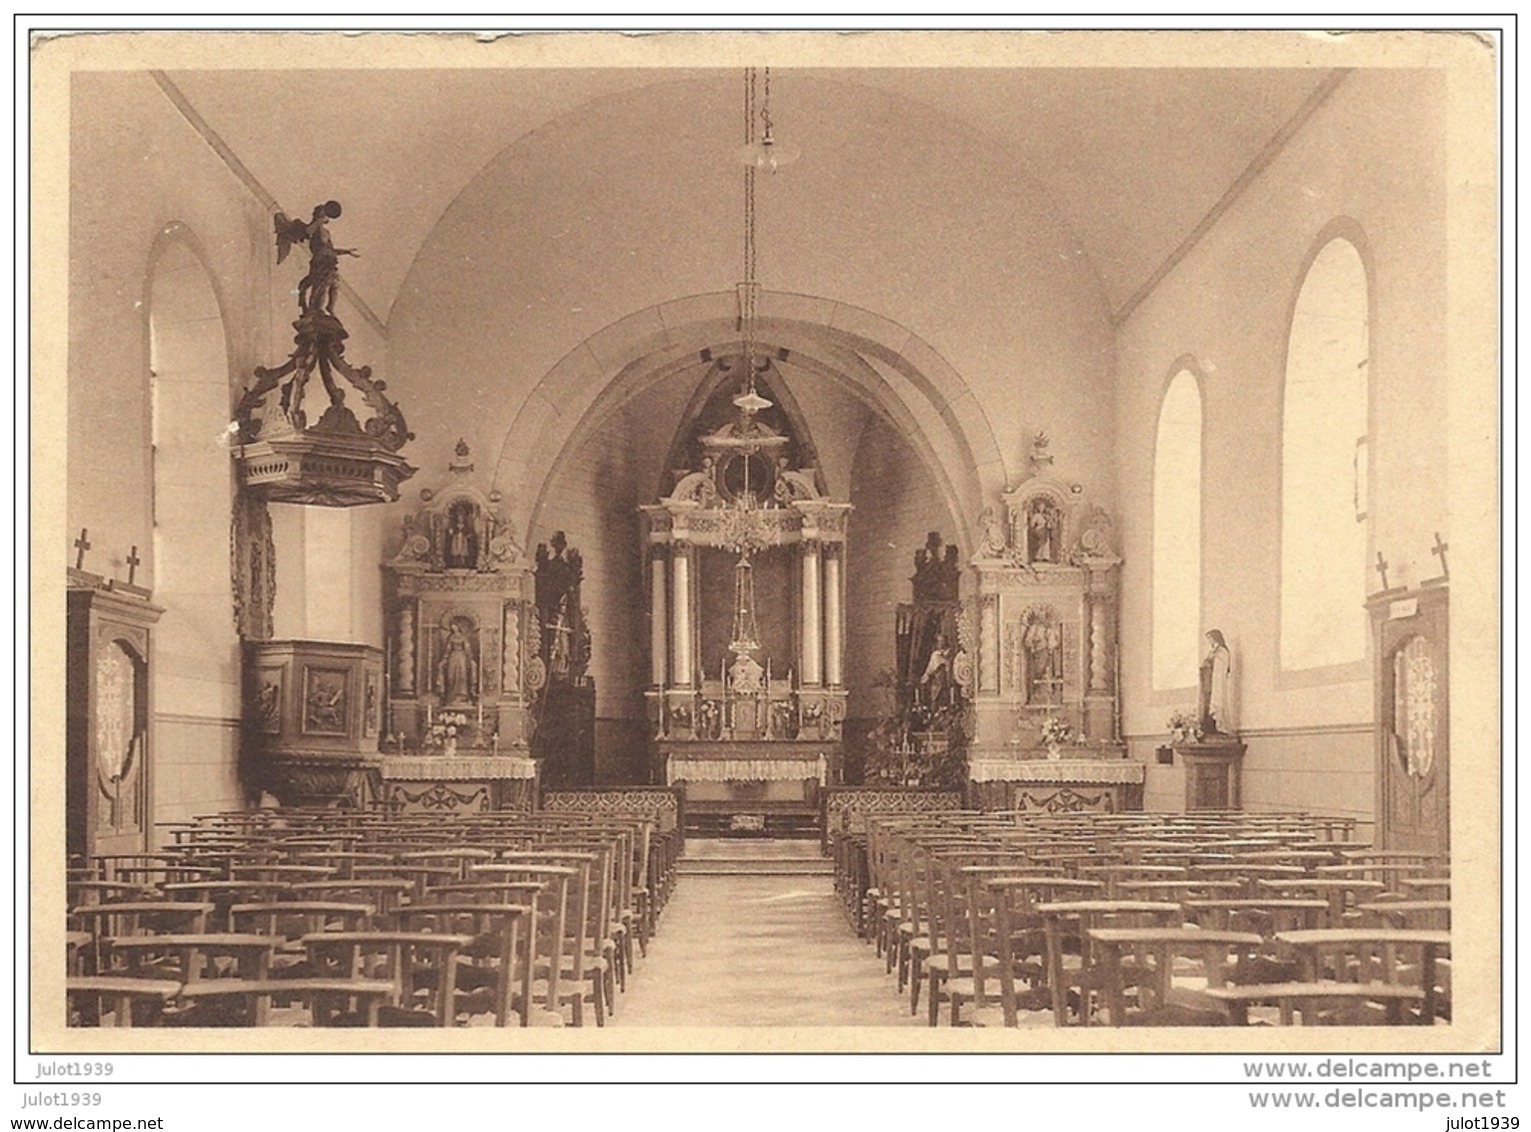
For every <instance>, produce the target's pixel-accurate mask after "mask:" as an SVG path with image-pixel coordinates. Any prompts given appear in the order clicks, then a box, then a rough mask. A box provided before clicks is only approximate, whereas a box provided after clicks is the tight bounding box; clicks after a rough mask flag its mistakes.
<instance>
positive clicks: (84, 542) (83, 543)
mask: <svg viewBox="0 0 1531 1132" xmlns="http://www.w3.org/2000/svg"><path fill="white" fill-rule="evenodd" d="M89 534H90V531H89V530H87V529H86V528H84V527H81V528H80V537H79V538H77V539H75V540H74V548H75V550H76V551H77V552H78V553H76V554H75V556H74V568H75V569H76V570H80V569H83V568H84V566H85V552H86V551H87V550H89V549H90V539H89V537H87V536H89Z"/></svg>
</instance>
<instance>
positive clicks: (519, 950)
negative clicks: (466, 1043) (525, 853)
mask: <svg viewBox="0 0 1531 1132" xmlns="http://www.w3.org/2000/svg"><path fill="white" fill-rule="evenodd" d="M400 919H401V921H402V922H403V924H404V926H405V928H406V929H408V930H409V931H411V932H429V933H432V934H436V935H439V936H442V937H466V938H467V940H468V942H467V943H466V944H465V945H463V946H462V947H461V948H460V949H459V953H458V956H457V962H456V965H455V973H454V975H453V977H452V978H451V979H450V980H449V979H447V977H446V972H445V967H444V966H443V965H442V964H440V963H439V962H438V963H437V964H435V965H434V967H433V968H427V969H425V970H421V969H420V968H418V967H417V968H416V969H415V971H414V974H413V976H412V977H413V979H414V980H415V982H416V983H417V984H419V985H422V986H434V987H435V988H436V991H437V998H436V1003H437V1009H438V1011H443V1012H444V1011H447V1010H450V1011H451V1014H452V1017H453V1019H454V1020H455V1018H456V1017H457V1016H459V1015H462V1016H468V1017H471V1016H473V1015H475V1014H484V1013H489V1014H492V1015H493V1017H494V1022H495V1025H497V1026H507V1025H509V1024H510V1017H511V1015H512V1014H515V1015H516V1016H517V1018H518V1020H519V1023H520V1025H522V1026H528V1025H531V1024H532V1023H533V1022H534V1021H536V1020H537V1018H536V1015H535V1014H534V1012H533V1010H532V993H533V988H532V976H533V959H532V945H533V939H534V936H535V934H536V928H535V921H536V907H535V905H525V904H500V903H493V902H488V901H485V902H462V903H448V902H443V903H439V904H419V905H411V906H410V907H408V908H404V909H402V910H401V911H400ZM432 970H433V971H434V972H435V973H434V977H433V976H432V975H431V974H430V973H429V972H430V971H432ZM554 993H555V994H556V983H555V986H554ZM443 1024H444V1025H445V1024H449V1023H443Z"/></svg>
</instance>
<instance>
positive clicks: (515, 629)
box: [500, 601, 521, 696]
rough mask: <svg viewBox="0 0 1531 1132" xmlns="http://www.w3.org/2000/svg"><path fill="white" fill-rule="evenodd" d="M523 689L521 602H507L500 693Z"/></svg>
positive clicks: (513, 692) (508, 693) (502, 638)
mask: <svg viewBox="0 0 1531 1132" xmlns="http://www.w3.org/2000/svg"><path fill="white" fill-rule="evenodd" d="M520 691H521V603H520V602H519V601H507V602H506V603H505V631H504V633H503V635H502V636H501V637H500V694H501V695H502V696H514V695H518V694H520Z"/></svg>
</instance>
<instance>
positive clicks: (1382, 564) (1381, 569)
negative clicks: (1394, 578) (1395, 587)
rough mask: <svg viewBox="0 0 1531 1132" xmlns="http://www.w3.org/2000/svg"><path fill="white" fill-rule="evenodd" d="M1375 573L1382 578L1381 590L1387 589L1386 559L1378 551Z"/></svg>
mask: <svg viewBox="0 0 1531 1132" xmlns="http://www.w3.org/2000/svg"><path fill="white" fill-rule="evenodd" d="M1377 573H1378V574H1380V575H1381V576H1382V588H1383V589H1384V590H1385V589H1387V588H1388V585H1387V559H1386V558H1384V557H1382V551H1380V550H1379V551H1377Z"/></svg>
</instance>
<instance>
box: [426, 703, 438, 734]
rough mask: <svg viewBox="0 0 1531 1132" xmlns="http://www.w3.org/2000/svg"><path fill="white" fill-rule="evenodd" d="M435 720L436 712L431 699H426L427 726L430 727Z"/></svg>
mask: <svg viewBox="0 0 1531 1132" xmlns="http://www.w3.org/2000/svg"><path fill="white" fill-rule="evenodd" d="M435 722H436V713H435V712H434V710H432V708H431V701H430V700H426V701H425V724H426V726H427V727H429V726H430V725H431V724H432V723H435Z"/></svg>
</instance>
